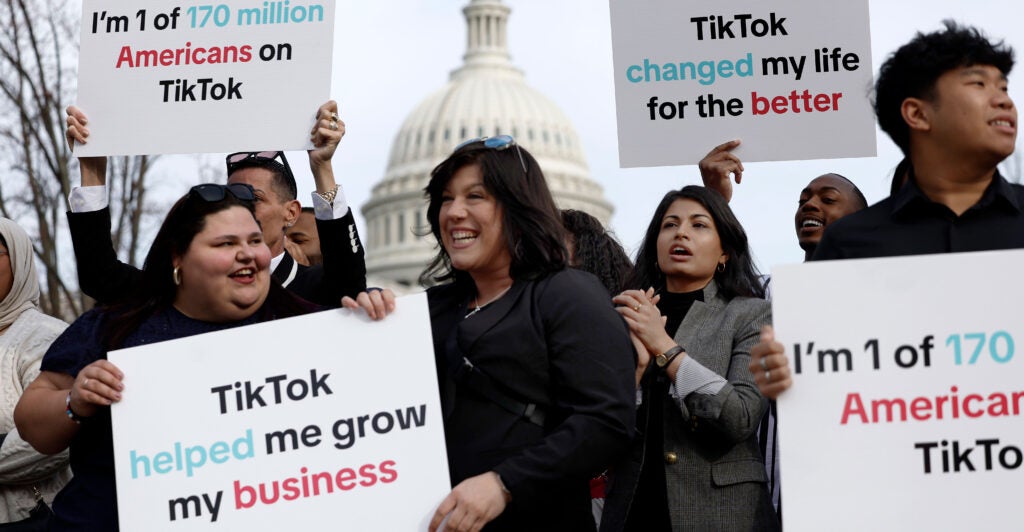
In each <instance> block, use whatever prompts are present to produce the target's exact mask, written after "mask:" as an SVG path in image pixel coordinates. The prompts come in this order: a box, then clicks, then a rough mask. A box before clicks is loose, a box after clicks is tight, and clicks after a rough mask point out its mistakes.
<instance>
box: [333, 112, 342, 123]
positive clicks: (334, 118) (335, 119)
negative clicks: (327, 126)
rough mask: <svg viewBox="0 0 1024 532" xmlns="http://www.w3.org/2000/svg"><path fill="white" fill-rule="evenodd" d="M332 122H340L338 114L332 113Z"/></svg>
mask: <svg viewBox="0 0 1024 532" xmlns="http://www.w3.org/2000/svg"><path fill="white" fill-rule="evenodd" d="M331 120H334V121H335V122H337V121H338V120H340V118H338V113H335V112H332V113H331Z"/></svg>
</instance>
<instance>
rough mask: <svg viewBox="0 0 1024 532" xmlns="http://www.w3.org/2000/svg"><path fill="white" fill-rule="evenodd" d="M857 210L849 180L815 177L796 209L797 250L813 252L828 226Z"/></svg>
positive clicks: (858, 208) (856, 201) (854, 194)
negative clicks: (798, 242) (798, 245)
mask: <svg viewBox="0 0 1024 532" xmlns="http://www.w3.org/2000/svg"><path fill="white" fill-rule="evenodd" d="M860 208H861V205H860V201H859V199H858V198H857V195H856V193H855V192H854V190H853V185H852V184H851V183H850V182H849V181H847V180H845V179H843V178H841V177H838V176H836V175H833V174H825V175H823V176H820V177H817V178H815V179H814V180H813V181H811V182H810V183H808V184H807V187H806V188H804V189H803V191H801V192H800V203H799V205H798V206H797V209H796V237H797V240H799V241H800V248H801V249H803V250H804V251H807V252H812V251H813V250H814V248H815V247H817V245H818V241H820V240H821V235H822V233H824V232H825V227H827V226H828V224H830V223H832V222H834V221H836V220H838V219H840V218H842V217H843V216H846V215H847V214H852V213H855V212H857V211H858V210H860Z"/></svg>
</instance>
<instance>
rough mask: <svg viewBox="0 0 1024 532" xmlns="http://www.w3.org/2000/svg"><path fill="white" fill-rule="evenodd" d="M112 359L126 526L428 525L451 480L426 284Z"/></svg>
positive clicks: (119, 484)
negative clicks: (390, 307)
mask: <svg viewBox="0 0 1024 532" xmlns="http://www.w3.org/2000/svg"><path fill="white" fill-rule="evenodd" d="M109 360H110V361H111V362H112V363H114V364H115V365H117V366H118V367H119V368H120V369H121V370H122V371H123V372H124V375H125V381H124V382H125V391H124V394H123V397H124V398H123V400H122V401H121V402H120V403H118V404H115V405H114V406H113V407H112V408H111V418H112V425H113V437H114V466H115V470H116V480H117V501H118V512H119V519H120V524H121V530H125V531H137V530H225V531H235V530H246V531H281V530H287V531H296V532H297V531H302V530H426V527H427V524H428V523H429V521H430V518H431V517H432V516H433V513H434V510H435V508H436V507H437V505H438V504H439V503H440V502H441V500H442V499H443V498H444V497H445V495H447V494H448V492H449V490H450V489H451V484H450V481H449V477H448V461H447V458H446V453H445V444H444V427H443V424H442V420H441V408H440V402H439V398H438V391H437V378H436V377H435V375H436V371H435V369H434V355H433V342H432V341H431V334H430V314H429V312H428V310H427V298H426V295H425V294H418V295H413V296H406V297H403V298H400V299H399V300H398V303H397V310H396V311H395V312H394V313H393V314H392V315H391V316H389V317H388V318H387V319H385V320H383V321H380V322H371V321H370V320H369V319H368V318H366V317H365V315H363V314H358V315H353V314H352V313H351V312H350V311H347V310H330V311H324V312H319V313H315V314H310V315H306V316H301V317H296V318H289V319H284V320H277V321H272V322H266V323H261V324H257V325H251V326H247V327H239V328H234V329H229V330H226V331H220V332H216V333H210V334H201V335H197V336H190V337H187V338H180V339H177V340H171V341H168V342H161V343H156V344H151V345H146V346H141V347H136V348H131V349H125V350H121V351H114V352H111V353H110V354H109Z"/></svg>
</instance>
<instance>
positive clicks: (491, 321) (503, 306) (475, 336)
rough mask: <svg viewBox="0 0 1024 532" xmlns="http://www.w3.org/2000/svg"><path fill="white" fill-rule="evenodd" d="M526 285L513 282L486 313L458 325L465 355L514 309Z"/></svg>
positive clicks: (517, 281)
mask: <svg viewBox="0 0 1024 532" xmlns="http://www.w3.org/2000/svg"><path fill="white" fill-rule="evenodd" d="M527 284H528V283H526V282H523V281H519V280H516V281H513V282H512V286H511V287H510V288H509V289H508V292H507V293H506V294H505V295H503V296H501V297H500V298H498V300H497V301H495V302H493V303H491V304H490V305H489V307H488V308H487V311H486V312H480V313H478V314H475V315H473V316H472V317H470V318H469V319H463V320H462V322H461V323H459V339H460V340H461V341H460V344H461V345H462V346H464V347H465V352H466V354H467V355H468V354H470V353H472V351H473V345H474V344H475V343H476V341H477V340H479V339H480V337H481V336H483V335H484V334H485V333H486V332H487V331H489V330H491V329H492V328H493V327H494V326H495V325H497V324H498V322H500V321H501V320H503V319H505V317H506V316H508V314H509V312H511V311H512V309H513V308H515V307H516V302H517V301H519V298H520V297H522V296H523V293H524V291H525V288H526V285H527ZM467 309H468V306H467Z"/></svg>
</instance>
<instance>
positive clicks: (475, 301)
mask: <svg viewBox="0 0 1024 532" xmlns="http://www.w3.org/2000/svg"><path fill="white" fill-rule="evenodd" d="M509 288H512V287H511V286H509V287H508V288H506V289H504V290H502V291H501V292H499V293H498V295H496V296H494V297H492V298H491V300H490V301H488V302H486V303H484V304H483V305H481V304H480V299H479V296H475V297H473V306H474V307H476V308H474V309H473V310H471V311H469V312H468V313H467V314H466V317H465V318H462V319H466V318H468V317H470V316H472V315H473V314H476V313H477V312H480V311H481V310H483V309H484V308H485V307H486V306H487V305H490V304H491V303H494V302H495V301H497V300H498V299H500V298H501V296H503V295H505V292H508V289H509Z"/></svg>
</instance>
